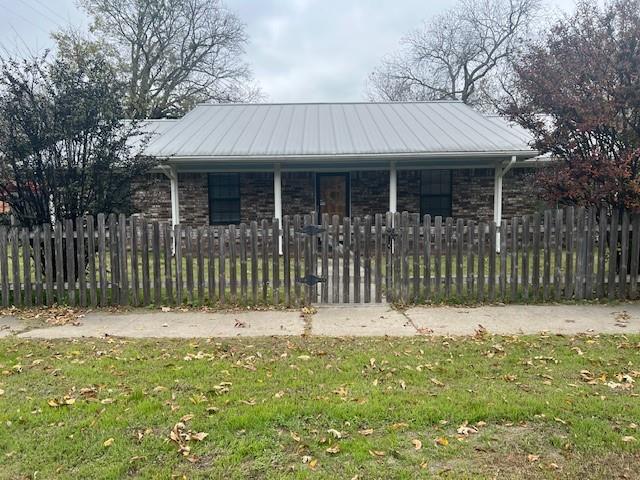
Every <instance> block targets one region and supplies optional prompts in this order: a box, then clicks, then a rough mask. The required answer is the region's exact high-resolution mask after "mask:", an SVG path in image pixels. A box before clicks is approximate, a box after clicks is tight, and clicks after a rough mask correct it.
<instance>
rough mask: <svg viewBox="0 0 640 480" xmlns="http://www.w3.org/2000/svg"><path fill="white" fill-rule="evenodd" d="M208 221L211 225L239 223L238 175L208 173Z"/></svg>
mask: <svg viewBox="0 0 640 480" xmlns="http://www.w3.org/2000/svg"><path fill="white" fill-rule="evenodd" d="M209 222H210V223H211V225H229V224H232V223H236V224H237V223H240V176H239V175H238V174H237V173H211V174H209Z"/></svg>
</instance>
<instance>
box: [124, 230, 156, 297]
mask: <svg viewBox="0 0 640 480" xmlns="http://www.w3.org/2000/svg"><path fill="white" fill-rule="evenodd" d="M151 243H152V245H151V249H152V250H153V252H152V253H153V302H154V304H155V305H156V306H159V305H161V304H162V271H161V270H160V224H159V223H158V222H157V221H154V222H153V231H152V236H151ZM125 255H126V252H125Z"/></svg>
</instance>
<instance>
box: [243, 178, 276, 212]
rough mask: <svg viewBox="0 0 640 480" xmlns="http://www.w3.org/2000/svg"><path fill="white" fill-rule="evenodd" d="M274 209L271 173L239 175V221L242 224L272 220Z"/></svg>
mask: <svg viewBox="0 0 640 480" xmlns="http://www.w3.org/2000/svg"><path fill="white" fill-rule="evenodd" d="M283 202H284V199H283ZM274 208H275V207H274V199H273V173H268V172H260V173H241V174H240V218H241V220H242V221H243V222H251V221H253V220H256V221H259V220H263V219H267V220H271V219H272V218H273V214H274Z"/></svg>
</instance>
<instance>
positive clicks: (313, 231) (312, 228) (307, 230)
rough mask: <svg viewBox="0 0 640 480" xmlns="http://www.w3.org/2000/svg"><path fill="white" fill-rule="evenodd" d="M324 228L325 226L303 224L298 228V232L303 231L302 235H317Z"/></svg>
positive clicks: (323, 230) (324, 229)
mask: <svg viewBox="0 0 640 480" xmlns="http://www.w3.org/2000/svg"><path fill="white" fill-rule="evenodd" d="M326 230H327V229H326V228H322V227H319V226H318V225H305V226H304V227H302V228H301V229H300V230H298V233H303V234H304V235H319V234H321V233H323V232H325V231H326Z"/></svg>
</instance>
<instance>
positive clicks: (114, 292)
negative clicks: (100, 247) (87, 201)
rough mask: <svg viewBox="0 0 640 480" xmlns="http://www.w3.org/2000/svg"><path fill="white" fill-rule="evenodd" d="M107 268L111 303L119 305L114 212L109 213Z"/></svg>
mask: <svg viewBox="0 0 640 480" xmlns="http://www.w3.org/2000/svg"><path fill="white" fill-rule="evenodd" d="M108 233H109V270H110V276H109V280H110V281H111V284H110V286H111V304H112V305H119V304H120V278H119V271H120V267H119V263H120V260H119V257H118V233H117V222H116V216H115V214H114V213H111V214H110V215H109V227H108Z"/></svg>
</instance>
